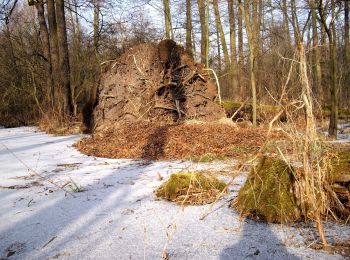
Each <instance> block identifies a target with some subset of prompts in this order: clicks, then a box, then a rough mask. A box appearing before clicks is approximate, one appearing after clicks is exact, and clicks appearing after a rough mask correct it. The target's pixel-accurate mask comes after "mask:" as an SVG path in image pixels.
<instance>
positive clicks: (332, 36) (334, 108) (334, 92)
mask: <svg viewBox="0 0 350 260" xmlns="http://www.w3.org/2000/svg"><path fill="white" fill-rule="evenodd" d="M331 9H332V17H331V21H330V24H329V25H327V22H326V18H325V15H324V12H323V1H322V0H319V4H318V12H319V15H320V19H321V22H322V25H323V27H324V30H325V32H326V34H327V36H328V47H329V63H330V84H331V88H330V92H331V115H330V120H329V128H328V134H329V136H331V137H333V138H337V130H338V86H337V82H336V80H337V75H336V67H335V63H336V31H335V21H334V19H335V2H334V0H332V1H331Z"/></svg>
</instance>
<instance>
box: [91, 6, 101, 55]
mask: <svg viewBox="0 0 350 260" xmlns="http://www.w3.org/2000/svg"><path fill="white" fill-rule="evenodd" d="M93 3H94V49H95V53H96V55H97V54H98V53H99V51H98V45H99V39H100V0H94V1H93Z"/></svg>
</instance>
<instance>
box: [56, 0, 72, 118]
mask: <svg viewBox="0 0 350 260" xmlns="http://www.w3.org/2000/svg"><path fill="white" fill-rule="evenodd" d="M56 19H57V36H58V37H57V39H58V49H59V54H60V55H59V64H60V72H61V73H60V79H61V81H60V82H61V84H60V86H61V91H60V92H61V97H60V98H62V99H63V100H62V101H63V103H64V106H63V111H64V112H65V113H67V114H68V115H73V111H74V106H73V99H72V91H71V86H70V66H69V52H68V42H67V31H66V19H65V12H64V0H56Z"/></svg>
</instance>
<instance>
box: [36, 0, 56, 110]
mask: <svg viewBox="0 0 350 260" xmlns="http://www.w3.org/2000/svg"><path fill="white" fill-rule="evenodd" d="M35 7H36V10H37V13H38V20H39V30H40V38H41V43H42V48H43V52H44V57H45V59H46V66H45V67H46V73H47V76H48V78H47V86H46V91H45V92H46V93H45V96H46V102H47V103H48V104H50V103H51V104H52V101H53V90H54V89H53V75H52V64H51V54H50V40H49V32H48V29H47V24H46V19H45V8H44V2H43V1H42V0H39V1H37V2H36V3H35Z"/></svg>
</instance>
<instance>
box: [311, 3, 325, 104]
mask: <svg viewBox="0 0 350 260" xmlns="http://www.w3.org/2000/svg"><path fill="white" fill-rule="evenodd" d="M311 15H312V45H313V63H314V64H312V68H313V75H314V79H315V86H314V90H315V93H316V94H318V98H319V99H320V101H321V103H322V100H323V87H322V72H321V62H320V49H319V47H318V32H317V15H316V3H315V0H311Z"/></svg>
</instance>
